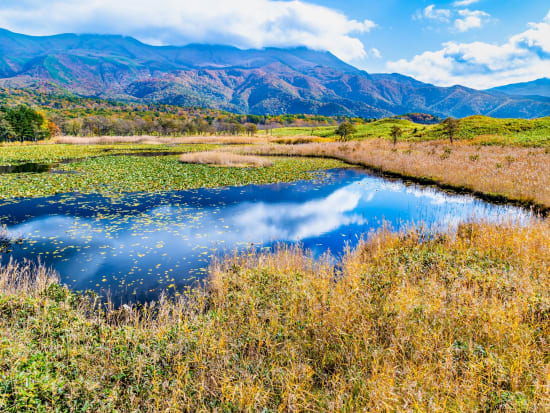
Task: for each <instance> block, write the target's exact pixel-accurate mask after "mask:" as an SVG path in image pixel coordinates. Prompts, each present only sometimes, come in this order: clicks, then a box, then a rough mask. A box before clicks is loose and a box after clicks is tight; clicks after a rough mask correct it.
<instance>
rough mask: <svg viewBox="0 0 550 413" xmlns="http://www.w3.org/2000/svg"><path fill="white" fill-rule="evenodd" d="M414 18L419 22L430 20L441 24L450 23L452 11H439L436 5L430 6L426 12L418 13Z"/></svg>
mask: <svg viewBox="0 0 550 413" xmlns="http://www.w3.org/2000/svg"><path fill="white" fill-rule="evenodd" d="M413 17H414V18H415V19H417V20H421V19H428V20H436V21H439V22H448V21H449V18H450V17H451V11H450V10H448V9H438V8H436V7H435V4H430V5H429V6H428V7H426V8H425V9H424V10H422V11H420V10H419V11H417V12H416V14H415V15H414V16H413Z"/></svg>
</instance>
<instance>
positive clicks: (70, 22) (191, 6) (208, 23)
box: [0, 0, 376, 60]
mask: <svg viewBox="0 0 550 413" xmlns="http://www.w3.org/2000/svg"><path fill="white" fill-rule="evenodd" d="M44 16H47V18H45V17H44ZM375 26H376V25H375V23H373V22H372V21H370V20H365V21H357V20H354V19H350V18H348V17H347V16H345V15H344V14H342V13H340V12H338V11H335V10H333V9H329V8H327V7H322V6H318V5H314V4H311V3H307V2H304V1H299V0H294V1H276V0H233V1H225V0H201V1H182V0H157V1H155V3H154V5H152V4H151V1H150V0H117V1H111V0H88V1H86V2H82V1H81V0H52V1H47V2H46V1H43V0H2V2H1V4H0V27H3V28H7V29H9V30H13V31H17V32H23V33H28V34H34V35H44V34H56V33H60V32H76V33H86V32H87V33H105V34H125V35H130V36H134V37H136V38H138V39H139V40H142V41H145V42H148V43H152V44H180V45H181V44H186V43H190V42H201V43H223V44H231V45H234V46H237V47H244V48H251V47H252V48H261V47H265V46H275V47H289V46H298V45H302V46H308V47H310V48H313V49H319V50H329V51H331V52H333V53H334V54H335V55H337V56H338V57H340V58H342V59H344V60H350V59H354V58H362V57H365V56H366V51H365V48H364V46H363V44H362V42H361V41H360V40H359V39H358V38H357V36H356V34H360V33H365V32H368V31H370V30H371V29H372V28H374V27H375Z"/></svg>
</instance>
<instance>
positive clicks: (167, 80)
mask: <svg viewBox="0 0 550 413" xmlns="http://www.w3.org/2000/svg"><path fill="white" fill-rule="evenodd" d="M37 82H51V83H53V84H55V85H57V86H59V87H62V88H65V89H67V90H69V91H71V92H73V93H76V94H78V95H82V96H91V97H100V98H108V99H122V100H133V101H145V102H156V103H167V104H178V105H183V106H204V107H211V108H215V109H223V110H229V111H232V112H240V113H256V114H282V113H310V114H320V115H344V116H360V117H365V118H379V117H385V116H393V115H400V114H403V113H407V112H424V113H431V114H433V115H436V116H449V115H451V116H455V117H464V116H469V115H478V114H479V115H488V116H494V117H527V118H533V117H542V116H547V115H550V101H546V100H544V99H530V98H526V97H523V96H511V95H507V94H504V93H502V92H500V91H497V92H491V91H478V90H474V89H470V88H466V87H464V86H460V85H456V86H452V87H438V86H435V85H431V84H428V83H423V82H420V81H418V80H416V79H414V78H412V77H408V76H405V75H401V74H397V73H393V74H369V73H367V72H366V71H363V70H360V69H358V68H355V67H353V66H351V65H349V64H347V63H345V62H343V61H341V60H340V59H338V58H337V57H336V56H334V55H332V54H331V53H330V52H323V51H315V50H310V49H307V48H305V47H295V48H288V49H280V48H264V49H238V48H236V47H232V46H223V45H201V44H189V45H186V46H151V45H147V44H145V43H142V42H140V41H139V40H136V39H134V38H132V37H127V36H120V35H95V34H82V35H79V34H60V35H53V36H27V35H23V34H17V33H13V32H10V31H7V30H3V29H0V85H2V86H5V87H10V86H11V87H33V85H34V84H36V83H37Z"/></svg>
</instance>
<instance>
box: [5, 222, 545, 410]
mask: <svg viewBox="0 0 550 413" xmlns="http://www.w3.org/2000/svg"><path fill="white" fill-rule="evenodd" d="M549 245H550V224H549V223H548V222H547V221H537V222H533V223H531V224H529V225H525V226H517V225H514V224H506V223H503V224H499V225H492V224H483V223H481V224H464V225H461V226H459V227H458V229H457V230H456V232H454V233H450V234H444V235H440V236H437V237H432V238H431V239H429V240H427V241H426V239H425V238H424V234H423V232H422V231H420V230H417V231H415V230H411V231H410V232H407V233H391V232H389V231H381V232H379V233H376V234H370V236H369V238H368V240H367V241H366V242H364V243H362V244H360V245H359V247H358V248H357V249H356V250H355V251H348V252H347V253H346V254H345V256H344V257H343V258H342V260H341V265H339V266H337V267H335V266H334V264H332V261H331V260H330V259H329V258H328V257H325V258H323V259H318V260H315V259H313V258H312V257H311V256H310V255H308V254H307V253H305V252H304V251H302V250H301V249H300V248H299V247H284V246H281V247H279V248H277V249H275V250H274V251H272V252H269V253H268V252H263V253H257V252H253V251H249V252H245V253H242V254H235V255H234V256H230V257H228V258H226V259H223V260H221V261H219V262H217V263H214V264H213V266H212V268H211V270H210V277H211V279H210V283H209V289H208V290H204V289H199V290H196V291H194V292H191V293H189V294H188V295H186V296H185V298H182V297H180V298H179V299H177V300H176V301H168V300H165V299H163V300H161V301H160V302H159V303H156V304H151V305H147V306H145V307H144V308H141V309H137V308H122V309H121V310H108V311H103V310H99V309H98V308H97V306H96V305H94V302H93V300H91V299H85V297H82V296H76V295H74V294H72V293H69V292H68V291H67V290H66V289H64V288H62V287H59V285H58V284H56V283H55V282H52V281H51V280H52V279H51V278H44V277H45V276H44V275H41V276H40V277H36V279H37V282H36V285H34V284H33V283H32V282H29V283H28V284H24V283H23V282H22V281H17V279H22V278H26V277H27V276H28V274H30V272H29V271H27V270H25V269H21V268H20V269H18V270H17V271H18V274H19V271H22V272H20V274H21V275H14V271H15V267H13V266H12V269H11V270H10V269H5V270H2V271H0V314H1V317H0V343H1V345H0V383H1V385H0V410H6V411H13V412H15V411H21V410H26V409H32V410H56V409H57V410H59V411H83V410H89V411H120V412H129V411H165V412H168V411H174V412H175V411H193V412H195V411H205V412H206V411H219V412H222V411H291V412H295V411H296V412H297V411H316V412H317V411H327V412H328V411H349V412H357V411H373V412H375V411H431V412H449V411H452V412H467V411H468V412H473V411H485V412H490V411H491V412H492V411H503V412H504V411H509V412H518V411H519V412H535V411H549V410H550V374H549V372H550V276H549V268H550V248H548V246H549ZM40 274H45V273H44V271H43V270H42V269H41V270H40ZM14 279H15V280H16V281H13V280H14ZM42 280H46V281H42ZM20 285H27V286H26V287H25V288H24V289H23V290H22V291H20V290H19V286H20ZM31 285H32V288H31Z"/></svg>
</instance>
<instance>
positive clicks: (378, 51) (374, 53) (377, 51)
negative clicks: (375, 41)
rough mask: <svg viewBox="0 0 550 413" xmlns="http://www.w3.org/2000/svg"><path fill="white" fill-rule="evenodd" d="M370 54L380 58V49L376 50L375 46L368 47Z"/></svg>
mask: <svg viewBox="0 0 550 413" xmlns="http://www.w3.org/2000/svg"><path fill="white" fill-rule="evenodd" d="M370 55H371V56H372V57H374V58H376V59H380V58H381V57H382V54H381V53H380V50H378V49H377V48H376V47H373V48H372V49H370Z"/></svg>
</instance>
